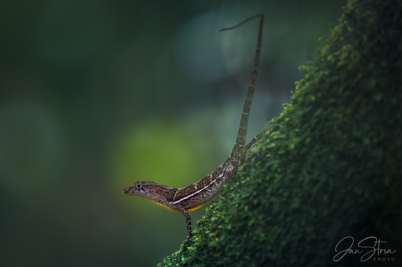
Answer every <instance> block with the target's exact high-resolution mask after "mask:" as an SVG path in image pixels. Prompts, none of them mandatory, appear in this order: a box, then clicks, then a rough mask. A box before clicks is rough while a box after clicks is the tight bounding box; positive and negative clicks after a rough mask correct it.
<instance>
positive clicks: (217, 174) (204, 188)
mask: <svg viewBox="0 0 402 267" xmlns="http://www.w3.org/2000/svg"><path fill="white" fill-rule="evenodd" d="M258 17H259V18H260V24H259V30H258V39H257V48H256V51H255V58H254V67H253V72H252V75H251V81H250V86H249V88H248V91H247V97H246V101H245V103H244V106H243V112H242V116H241V120H240V126H239V130H238V133H237V139H236V143H235V145H234V147H233V150H232V153H231V155H230V157H229V158H228V159H227V160H226V161H225V162H224V163H222V164H221V165H219V166H218V168H216V169H215V170H214V171H213V172H212V173H210V174H209V175H207V176H206V177H204V178H203V179H201V180H199V181H198V182H195V183H193V184H191V185H189V186H186V187H183V188H171V187H169V186H166V185H162V184H158V183H155V182H144V181H139V182H137V183H135V184H134V185H133V186H131V187H128V188H126V189H124V190H123V192H124V193H125V194H128V195H132V196H140V197H144V198H147V199H149V200H151V201H153V202H155V203H156V204H158V205H160V206H162V207H164V208H167V209H170V210H174V211H179V212H181V213H182V214H183V215H184V216H185V217H186V224H187V231H188V234H189V237H191V236H192V229H191V218H190V214H189V213H188V212H191V211H193V210H196V209H199V208H200V207H201V206H202V205H203V204H204V203H205V202H207V201H209V200H210V199H211V198H213V197H214V196H215V195H216V194H218V193H219V192H220V191H221V190H222V188H223V185H224V184H225V183H226V182H227V181H229V180H230V178H232V176H233V174H234V173H235V171H236V169H237V168H238V167H239V166H240V165H242V164H243V163H244V161H245V160H246V155H247V153H246V151H247V150H248V149H249V148H250V147H251V146H252V145H253V144H254V143H255V142H256V141H257V140H258V139H259V137H261V134H259V135H257V136H256V137H254V138H253V140H251V142H250V143H249V144H247V145H246V138H247V125H248V117H249V114H250V109H251V103H252V101H253V95H254V89H255V85H256V81H257V75H258V69H259V62H260V54H261V43H262V28H263V23H264V15H262V14H257V15H255V16H252V17H250V18H248V19H246V20H244V21H242V22H240V23H238V24H236V25H234V26H233V27H229V28H224V29H221V30H220V31H226V30H231V29H234V28H237V27H238V26H240V25H242V24H243V23H246V22H247V21H249V20H251V19H254V18H258Z"/></svg>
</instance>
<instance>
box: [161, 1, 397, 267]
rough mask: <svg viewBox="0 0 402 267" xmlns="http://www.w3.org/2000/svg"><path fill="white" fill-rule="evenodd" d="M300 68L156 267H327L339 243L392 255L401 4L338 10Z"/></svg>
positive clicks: (348, 261)
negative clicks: (188, 229)
mask: <svg viewBox="0 0 402 267" xmlns="http://www.w3.org/2000/svg"><path fill="white" fill-rule="evenodd" d="M302 69H303V70H305V72H306V74H305V77H304V78H303V79H302V80H301V81H299V82H298V83H297V86H296V91H295V92H294V94H293V96H292V100H291V102H290V103H287V104H285V105H284V111H283V113H282V114H281V115H280V116H279V117H278V118H276V119H274V120H272V121H271V122H269V123H268V126H267V129H268V131H267V133H266V135H265V136H264V138H263V139H262V140H261V142H259V143H258V145H257V147H256V148H255V149H254V152H255V153H254V154H253V156H252V157H251V159H250V160H249V161H248V162H247V163H246V164H244V165H243V166H242V167H241V168H240V169H239V171H238V172H237V174H236V176H235V177H234V178H233V179H232V181H230V182H229V183H228V184H227V185H226V186H225V189H224V191H223V192H222V193H221V194H220V196H219V197H217V198H216V199H215V200H214V201H213V203H212V204H211V205H210V207H209V208H208V209H207V212H206V214H205V216H204V217H203V218H202V219H201V220H200V221H198V227H197V228H196V230H195V236H194V238H193V239H192V240H189V241H188V243H187V248H186V249H183V248H184V247H183V246H182V250H180V251H179V252H177V253H175V254H173V255H171V256H169V257H167V258H165V259H164V260H163V261H162V262H161V263H160V264H159V265H158V266H160V267H161V266H269V265H275V266H326V265H333V264H334V262H333V257H334V255H335V251H334V249H335V245H336V244H337V243H338V242H339V241H340V240H341V239H342V238H343V237H345V236H349V235H350V236H353V237H354V238H355V240H356V242H357V241H359V240H360V238H364V237H367V236H377V237H378V238H380V239H381V240H386V241H387V242H388V243H387V245H386V246H387V248H391V249H393V250H395V249H396V250H398V249H400V248H401V247H402V230H401V229H400V225H401V221H402V220H401V215H399V214H400V211H402V209H401V207H402V205H401V197H400V196H401V195H402V194H401V193H402V190H401V188H402V183H401V179H402V167H401V166H402V0H382V1H378V0H351V1H349V3H348V5H347V6H346V7H345V9H344V14H343V16H342V18H341V19H340V21H339V24H338V25H337V26H336V27H335V28H334V29H333V30H332V31H331V34H330V36H329V37H328V38H326V39H323V45H322V48H321V50H320V51H319V53H318V55H317V57H316V59H315V60H314V61H313V62H310V63H308V64H306V65H304V66H303V67H302ZM360 256H361V255H360ZM360 256H358V255H348V256H347V257H345V258H344V259H342V260H341V261H340V262H339V263H340V264H341V265H343V266H349V265H353V264H357V263H359V260H360ZM388 256H389V255H388ZM396 260H399V259H396ZM370 264H372V265H375V264H376V262H374V261H369V262H368V263H366V265H370ZM379 264H380V265H381V262H380V263H379Z"/></svg>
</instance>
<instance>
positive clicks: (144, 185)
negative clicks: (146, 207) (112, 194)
mask: <svg viewBox="0 0 402 267" xmlns="http://www.w3.org/2000/svg"><path fill="white" fill-rule="evenodd" d="M171 189H172V188H170V187H168V186H166V185H161V184H157V183H155V182H144V181H138V182H136V183H135V184H134V185H133V186H130V187H127V188H125V189H123V193H124V194H127V195H132V196H140V197H145V198H148V199H151V200H153V199H155V197H156V196H160V195H161V194H162V193H163V191H164V192H168V191H170V190H171Z"/></svg>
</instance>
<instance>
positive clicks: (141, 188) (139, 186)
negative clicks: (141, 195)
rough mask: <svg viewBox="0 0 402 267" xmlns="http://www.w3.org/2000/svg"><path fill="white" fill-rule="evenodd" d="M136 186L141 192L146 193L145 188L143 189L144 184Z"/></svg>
mask: <svg viewBox="0 0 402 267" xmlns="http://www.w3.org/2000/svg"><path fill="white" fill-rule="evenodd" d="M136 186H137V189H138V190H140V191H141V192H144V188H143V187H142V184H140V183H138V184H137V185H136Z"/></svg>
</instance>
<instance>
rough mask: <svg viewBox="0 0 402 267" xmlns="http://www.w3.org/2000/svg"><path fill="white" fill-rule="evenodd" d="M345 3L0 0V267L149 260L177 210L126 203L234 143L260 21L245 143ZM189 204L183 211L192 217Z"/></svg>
mask: <svg viewBox="0 0 402 267" xmlns="http://www.w3.org/2000/svg"><path fill="white" fill-rule="evenodd" d="M345 3H346V1H339V0H332V1H328V0H327V1H320V0H315V1H312V0H310V1H308V0H299V1H297V0H288V1H283V0H275V1H205V0H203V1H95V0H91V1H81V0H74V1H71V0H70V1H67V0H64V1H40V0H38V1H1V2H0V244H1V249H0V265H1V266H25V265H29V266H154V265H155V264H156V263H157V262H159V261H160V260H161V258H163V257H164V256H166V255H168V254H171V253H173V252H174V251H176V250H178V248H179V245H180V244H181V242H182V241H183V240H184V239H185V238H186V236H187V232H186V227H185V219H184V217H183V216H182V215H181V214H179V213H175V212H170V211H168V210H165V209H162V208H160V207H158V206H156V205H154V204H153V203H151V202H149V201H146V200H143V199H140V198H133V197H129V196H126V195H124V194H123V193H122V189H123V188H124V187H127V186H130V185H132V184H134V183H135V182H136V181H138V180H151V181H155V182H159V183H162V184H167V185H169V186H172V187H183V186H186V185H188V184H190V183H193V182H195V181H197V180H199V179H201V178H202V177H203V176H205V175H206V174H208V173H209V172H210V171H212V170H213V169H214V168H215V167H216V166H217V165H219V164H220V163H221V162H222V161H224V160H225V159H226V157H227V155H228V154H229V153H230V150H231V148H232V146H233V144H234V141H235V136H236V133H237V127H238V123H239V119H240V114H241V107H242V104H243V101H244V98H245V93H246V89H247V86H248V83H249V78H250V74H251V69H252V61H253V57H254V50H255V42H256V36H257V25H258V22H257V20H255V21H252V22H249V23H247V24H245V25H243V26H242V27H240V28H238V29H236V30H232V31H228V32H220V33H217V31H216V30H217V29H219V28H222V27H228V26H231V25H233V24H236V23H237V22H239V21H241V20H243V19H245V18H247V17H249V16H251V15H253V14H256V13H264V14H265V15H266V18H265V26H264V27H265V29H264V37H263V38H264V41H263V47H262V62H261V67H260V70H261V72H260V76H259V80H258V84H257V90H256V97H255V101H254V103H253V108H252V113H251V118H250V131H249V139H251V138H252V137H253V136H254V135H255V134H257V133H258V132H260V131H261V130H263V128H264V122H265V121H267V120H269V119H270V118H272V117H274V116H277V115H278V114H279V113H280V112H281V110H282V104H283V103H285V102H287V101H288V100H289V98H290V91H291V90H293V89H294V83H295V81H297V80H299V79H300V78H301V77H302V75H303V73H302V72H301V71H299V70H298V66H300V65H301V64H302V63H304V62H305V61H306V60H309V59H312V58H313V57H314V54H315V51H316V50H317V48H319V38H320V37H325V36H326V35H328V33H329V31H330V29H331V28H332V27H333V26H334V25H336V23H337V19H338V18H339V17H340V15H341V12H342V9H341V7H342V6H343V5H344V4H345ZM203 213H204V209H201V210H200V211H196V212H194V213H193V224H196V223H195V221H196V219H198V218H200V217H201V216H202V214H203Z"/></svg>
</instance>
